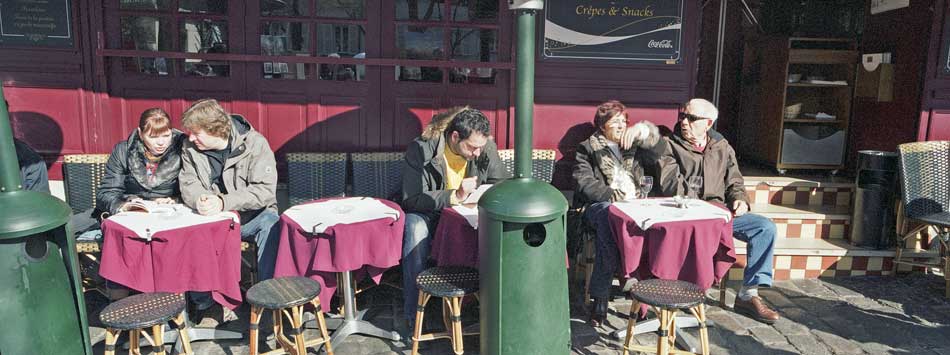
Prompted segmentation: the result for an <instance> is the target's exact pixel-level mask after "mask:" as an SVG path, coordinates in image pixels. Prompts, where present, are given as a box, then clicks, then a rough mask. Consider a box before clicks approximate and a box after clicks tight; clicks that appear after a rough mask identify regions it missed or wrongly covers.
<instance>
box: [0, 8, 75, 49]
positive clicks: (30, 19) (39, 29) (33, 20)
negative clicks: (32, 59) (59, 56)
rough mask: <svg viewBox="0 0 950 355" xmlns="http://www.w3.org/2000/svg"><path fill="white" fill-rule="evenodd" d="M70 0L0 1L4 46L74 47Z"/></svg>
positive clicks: (0, 43) (0, 42)
mask: <svg viewBox="0 0 950 355" xmlns="http://www.w3.org/2000/svg"><path fill="white" fill-rule="evenodd" d="M70 10H71V8H70V5H69V0H4V1H0V46H26V47H58V48H69V47H73V32H72V28H71V27H72V20H71V16H70Z"/></svg>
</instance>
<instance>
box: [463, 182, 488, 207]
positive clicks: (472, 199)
mask: <svg viewBox="0 0 950 355" xmlns="http://www.w3.org/2000/svg"><path fill="white" fill-rule="evenodd" d="M491 186H492V184H482V186H479V187H478V188H477V189H475V191H473V192H472V193H471V194H469V195H468V197H466V198H465V201H462V204H463V205H464V204H469V203H478V199H480V198H482V194H484V193H485V191H488V189H489V188H491Z"/></svg>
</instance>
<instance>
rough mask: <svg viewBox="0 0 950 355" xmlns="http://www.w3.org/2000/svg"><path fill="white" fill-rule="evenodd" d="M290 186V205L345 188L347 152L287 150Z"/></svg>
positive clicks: (334, 194)
mask: <svg viewBox="0 0 950 355" xmlns="http://www.w3.org/2000/svg"><path fill="white" fill-rule="evenodd" d="M287 174H288V176H287V190H288V194H289V202H290V205H291V206H294V205H297V204H300V203H303V202H308V201H311V200H315V199H319V198H324V197H338V196H343V194H344V193H345V192H346V153H288V154H287Z"/></svg>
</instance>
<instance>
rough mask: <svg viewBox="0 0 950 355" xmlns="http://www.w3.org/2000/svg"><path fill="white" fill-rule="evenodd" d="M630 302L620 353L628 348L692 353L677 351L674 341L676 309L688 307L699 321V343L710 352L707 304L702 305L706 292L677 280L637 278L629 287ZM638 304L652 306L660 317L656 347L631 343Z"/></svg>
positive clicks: (661, 352)
mask: <svg viewBox="0 0 950 355" xmlns="http://www.w3.org/2000/svg"><path fill="white" fill-rule="evenodd" d="M630 295H631V297H633V304H632V305H631V306H630V320H629V321H628V322H627V338H626V339H625V340H624V342H623V355H627V353H628V352H629V351H630V350H635V351H640V352H651V353H656V354H660V355H666V354H692V352H689V351H683V350H678V349H676V348H675V347H674V345H673V344H674V343H675V342H676V324H675V320H676V317H675V315H676V311H677V310H679V309H688V310H689V312H690V313H692V314H693V317H696V320H697V321H698V322H699V338H700V342H701V343H702V350H703V355H708V354H709V334H708V333H707V331H706V307H705V305H704V304H703V301H704V300H705V294H704V293H703V290H702V289H700V288H699V286H697V285H696V284H693V283H690V282H686V281H679V280H660V279H651V280H645V281H640V282H638V283H637V284H635V285H633V287H632V288H631V289H630ZM640 303H643V304H646V305H649V306H652V307H653V311H654V312H655V313H656V314H657V317H658V318H659V320H660V329H659V330H658V331H657V333H658V334H659V338H658V339H657V340H656V349H652V348H649V347H646V346H642V345H630V340H631V339H633V329H634V327H635V326H636V325H637V314H638V313H639V311H640Z"/></svg>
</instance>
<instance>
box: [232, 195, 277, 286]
mask: <svg viewBox="0 0 950 355" xmlns="http://www.w3.org/2000/svg"><path fill="white" fill-rule="evenodd" d="M278 220H280V216H279V215H277V212H274V211H273V210H270V209H264V210H263V211H261V212H260V213H258V214H257V216H254V218H251V220H250V221H246V222H245V223H244V224H243V225H241V239H242V240H247V241H254V242H255V243H257V277H258V281H264V280H267V279H270V278H273V277H274V264H275V263H276V262H277V243H278V241H279V239H280V238H279V236H278V233H280V228H279V226H278V225H277V221H278Z"/></svg>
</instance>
